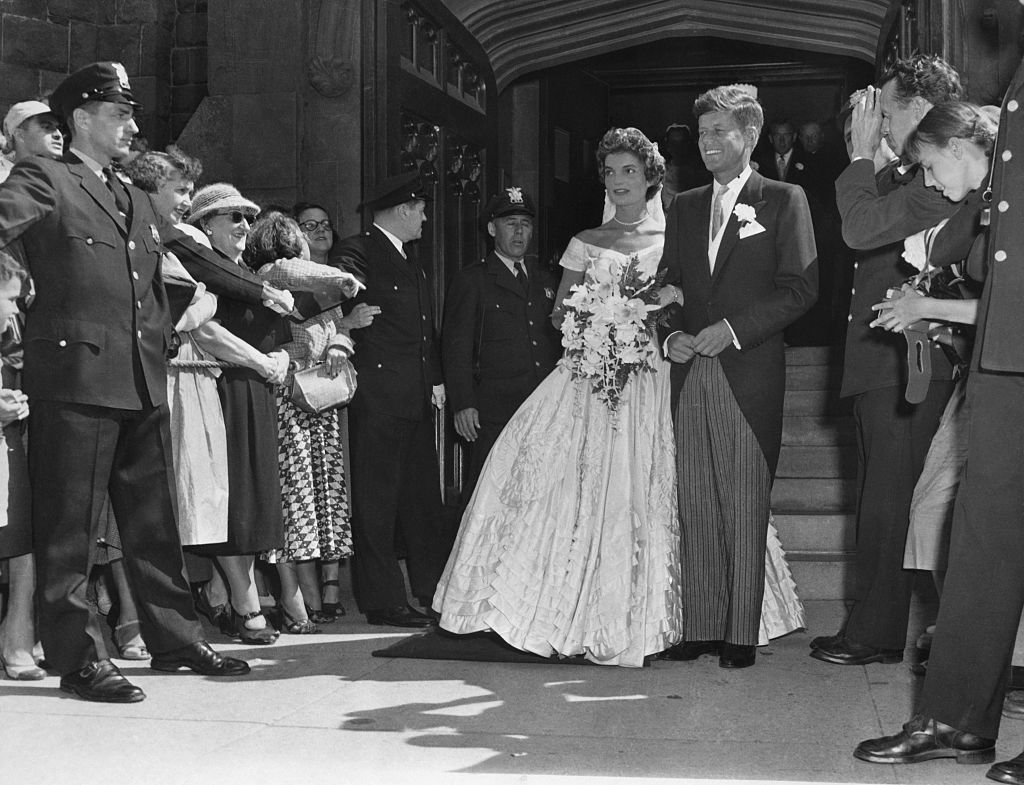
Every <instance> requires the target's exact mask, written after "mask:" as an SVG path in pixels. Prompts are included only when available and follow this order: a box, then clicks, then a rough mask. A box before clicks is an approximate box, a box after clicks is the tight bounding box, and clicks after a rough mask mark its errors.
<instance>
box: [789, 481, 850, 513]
mask: <svg viewBox="0 0 1024 785" xmlns="http://www.w3.org/2000/svg"><path fill="white" fill-rule="evenodd" d="M855 502H856V480H846V479H790V478H785V477H782V478H779V479H777V480H775V485H774V487H773V488H772V499H771V507H772V510H774V511H775V512H776V514H784V513H785V514H791V513H805V512H807V513H823V514H834V513H845V512H850V511H851V510H853V509H854V506H855Z"/></svg>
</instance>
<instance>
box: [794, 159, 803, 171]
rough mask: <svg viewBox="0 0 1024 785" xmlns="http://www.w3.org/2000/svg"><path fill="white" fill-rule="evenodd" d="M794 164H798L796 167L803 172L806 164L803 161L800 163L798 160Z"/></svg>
mask: <svg viewBox="0 0 1024 785" xmlns="http://www.w3.org/2000/svg"><path fill="white" fill-rule="evenodd" d="M794 166H796V168H797V170H798V171H801V172H802V171H803V170H804V165H803V164H802V163H800V162H799V161H797V162H796V163H795V164H794Z"/></svg>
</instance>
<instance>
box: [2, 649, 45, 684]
mask: <svg viewBox="0 0 1024 785" xmlns="http://www.w3.org/2000/svg"><path fill="white" fill-rule="evenodd" d="M0 666H2V667H3V669H4V673H5V674H7V678H8V679H13V680H14V681H39V680H40V679H45V678H46V671H44V670H43V669H42V668H40V667H39V666H38V665H36V664H35V663H33V664H32V665H13V664H9V663H8V662H7V661H6V660H5V659H4V658H3V655H2V654H0Z"/></svg>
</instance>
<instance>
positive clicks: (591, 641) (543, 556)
mask: <svg viewBox="0 0 1024 785" xmlns="http://www.w3.org/2000/svg"><path fill="white" fill-rule="evenodd" d="M669 388H670V385H669V366H668V364H667V363H664V362H662V361H660V360H659V361H658V369H657V370H656V371H647V372H643V373H641V374H639V375H638V376H636V377H635V378H633V379H632V380H631V381H630V382H629V383H628V385H627V390H626V393H625V395H624V396H623V400H622V401H621V403H620V405H619V410H618V413H617V415H616V416H613V415H612V414H611V413H610V412H609V411H608V409H607V407H606V406H605V405H604V404H603V403H601V402H600V401H599V400H598V399H597V397H596V396H594V395H593V394H592V393H591V391H590V385H589V383H586V382H582V381H573V379H572V376H571V374H570V373H569V371H567V370H566V369H565V368H564V367H562V366H559V367H558V368H556V369H555V370H554V371H553V372H552V373H551V375H550V376H548V377H547V379H545V380H544V381H543V382H542V383H541V385H540V386H539V387H538V388H537V390H536V391H534V393H533V395H531V396H530V398H529V399H527V401H526V402H525V403H524V404H523V406H522V407H521V408H520V409H519V411H517V412H516V414H515V415H514V416H513V417H512V419H511V421H510V422H509V423H508V425H507V426H506V427H505V429H504V430H503V431H502V433H501V436H500V437H499V438H498V440H497V442H496V443H495V445H494V448H493V449H492V451H491V454H490V456H489V458H488V460H487V463H486V464H485V466H484V469H483V471H482V473H481V475H480V479H479V482H478V483H477V487H476V491H475V493H474V494H473V498H472V499H471V500H470V503H469V506H468V507H467V509H466V512H465V514H464V516H463V519H462V524H461V527H460V529H459V534H458V537H457V539H456V542H455V545H454V547H453V549H452V553H451V556H450V557H449V559H448V564H447V566H446V567H445V571H444V574H443V575H442V577H441V580H440V581H439V583H438V586H437V592H436V593H435V595H434V601H433V607H434V609H435V610H436V611H438V612H439V613H440V614H441V622H440V623H441V627H443V628H444V629H445V630H448V631H450V632H454V633H460V634H461V633H471V632H480V631H483V630H493V631H494V632H495V633H497V634H498V635H500V636H501V637H502V638H503V639H504V640H505V641H506V642H508V643H509V644H510V645H512V646H514V647H516V648H519V649H523V650H525V651H530V652H534V653H536V654H539V655H541V656H546V657H547V656H555V655H558V656H575V655H580V654H582V655H584V656H586V658H587V659H589V660H591V661H593V662H597V663H601V664H607V665H623V666H632V667H639V666H641V665H643V660H644V657H645V656H646V655H649V654H655V653H657V652H659V651H662V650H664V649H666V648H668V647H669V646H671V645H673V644H674V643H677V642H679V641H680V640H681V639H682V629H683V613H684V609H683V608H682V604H681V593H680V588H679V569H680V567H679V556H680V554H679V516H678V513H677V496H676V471H675V442H674V435H673V434H674V432H673V428H672V423H671V415H670V406H669V395H670V392H669ZM768 542H769V548H768V558H767V564H768V573H767V576H766V578H767V580H766V592H765V610H766V613H765V614H763V618H762V632H763V636H764V635H768V634H769V633H770V634H771V636H772V637H774V636H776V635H779V634H783V633H784V632H790V631H792V629H795V628H796V627H797V626H800V625H802V607H799V600H798V599H797V598H796V593H795V587H794V586H793V584H792V578H791V577H790V576H789V569H788V566H787V565H786V563H785V558H784V556H783V554H782V552H781V547H780V546H779V543H778V538H777V536H776V535H775V531H774V527H772V528H771V529H770V530H769V537H768ZM795 608H799V611H800V612H799V614H798V617H795V616H794V609H795ZM763 636H762V637H763ZM762 642H766V641H762Z"/></svg>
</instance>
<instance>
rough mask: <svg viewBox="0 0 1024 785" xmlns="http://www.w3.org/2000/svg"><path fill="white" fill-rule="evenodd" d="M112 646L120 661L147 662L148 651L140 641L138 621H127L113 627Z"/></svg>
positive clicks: (140, 634) (140, 632)
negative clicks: (115, 649)
mask: <svg viewBox="0 0 1024 785" xmlns="http://www.w3.org/2000/svg"><path fill="white" fill-rule="evenodd" d="M114 646H115V647H117V656H118V657H120V658H121V659H122V660H148V659H149V658H150V655H149V650H148V649H147V648H146V644H145V642H144V641H143V640H142V630H141V628H140V626H139V620H138V619H135V620H133V621H127V622H125V623H124V624H118V625H117V626H116V627H114Z"/></svg>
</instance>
